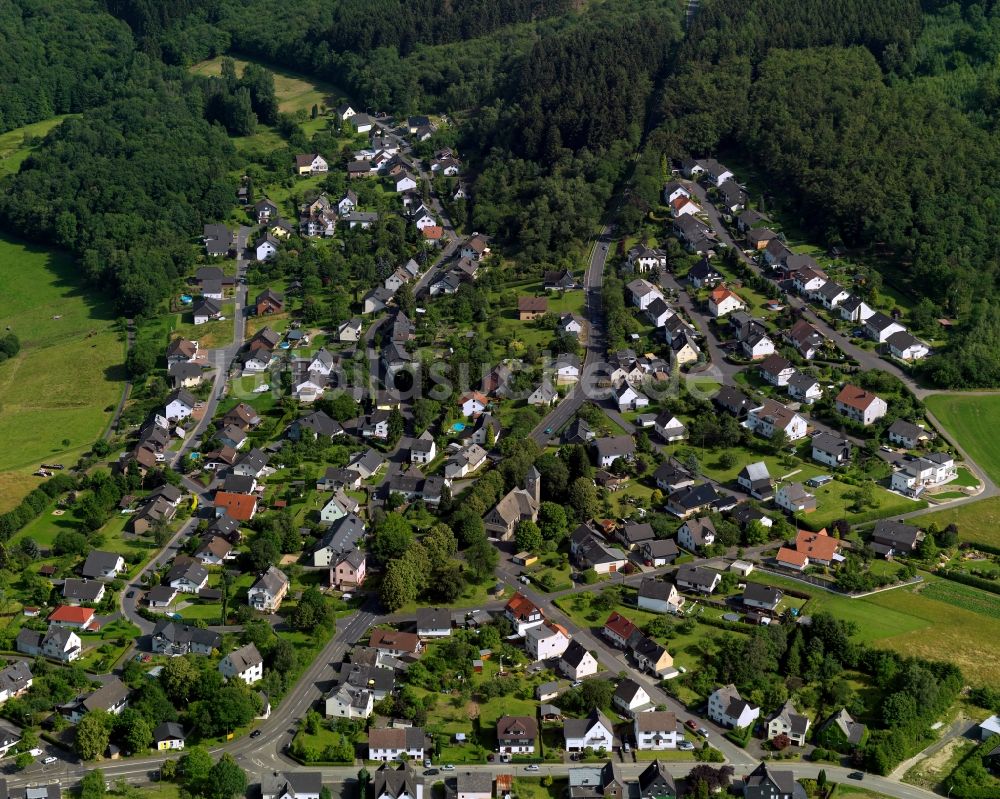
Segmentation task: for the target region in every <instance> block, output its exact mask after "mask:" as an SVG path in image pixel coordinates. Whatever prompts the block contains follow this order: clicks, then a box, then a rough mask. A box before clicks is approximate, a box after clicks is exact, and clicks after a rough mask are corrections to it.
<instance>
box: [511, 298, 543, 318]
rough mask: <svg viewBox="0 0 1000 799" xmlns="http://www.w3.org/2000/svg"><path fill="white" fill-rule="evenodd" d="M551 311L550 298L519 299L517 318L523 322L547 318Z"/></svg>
mask: <svg viewBox="0 0 1000 799" xmlns="http://www.w3.org/2000/svg"><path fill="white" fill-rule="evenodd" d="M548 310H549V300H548V297H518V298H517V318H518V319H520V320H521V321H522V322H525V321H530V320H532V319H538V318H539V317H542V316H545V314H546V313H548Z"/></svg>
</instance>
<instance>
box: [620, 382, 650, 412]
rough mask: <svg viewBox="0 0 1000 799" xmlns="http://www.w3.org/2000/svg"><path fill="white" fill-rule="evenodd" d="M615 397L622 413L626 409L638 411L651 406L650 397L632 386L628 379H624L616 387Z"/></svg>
mask: <svg viewBox="0 0 1000 799" xmlns="http://www.w3.org/2000/svg"><path fill="white" fill-rule="evenodd" d="M613 393H614V397H615V402H617V403H618V410H619V412H621V413H624V412H625V411H637V410H639V409H640V408H648V407H649V397H647V396H646V395H645V394H643V393H642V392H641V391H639V390H638V389H635V388H633V387H632V385H631V384H630V383H629V382H628V381H626V380H622V381H621V382H619V383H618V385H616V386H615V387H614V391H613Z"/></svg>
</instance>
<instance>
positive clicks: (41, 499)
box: [0, 472, 77, 541]
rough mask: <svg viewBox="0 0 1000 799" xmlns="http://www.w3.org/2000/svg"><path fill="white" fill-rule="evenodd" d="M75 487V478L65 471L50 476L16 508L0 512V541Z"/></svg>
mask: <svg viewBox="0 0 1000 799" xmlns="http://www.w3.org/2000/svg"><path fill="white" fill-rule="evenodd" d="M76 487H77V481H76V478H75V477H74V476H73V475H71V474H68V473H66V472H62V473H60V474H57V475H55V476H54V477H50V478H49V479H48V480H46V481H45V482H44V483H42V484H41V485H40V486H38V488H36V489H35V490H34V491H32V492H31V493H30V494H28V496H26V497H25V498H24V499H22V500H21V504H19V505H18V506H17V507H16V508H14V509H13V510H10V511H7V512H6V513H0V541H9V540H10V539H11V538H12V537H13V536H14V535H16V534H17V533H18V532H20V531H21V530H22V529H23V528H24V527H25V526H27V525H28V523H29V522H32V521H34V520H35V519H36V518H37V517H38V516H40V515H41V514H42V512H43V511H44V510H45V509H46V508H47V507H48V506H49V504H50V503H51V502H52V500H53V499H55V498H56V497H57V496H59V495H60V494H63V493H65V492H66V491H72V490H73V489H74V488H76Z"/></svg>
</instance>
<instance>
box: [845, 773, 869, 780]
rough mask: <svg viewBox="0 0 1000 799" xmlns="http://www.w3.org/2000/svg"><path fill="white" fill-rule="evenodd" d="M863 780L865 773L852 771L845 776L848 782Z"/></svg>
mask: <svg viewBox="0 0 1000 799" xmlns="http://www.w3.org/2000/svg"><path fill="white" fill-rule="evenodd" d="M864 778H865V773H864V772H863V771H852V772H851V773H850V774H848V775H847V779H849V780H863V779H864Z"/></svg>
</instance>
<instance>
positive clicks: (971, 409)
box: [925, 394, 1000, 482]
mask: <svg viewBox="0 0 1000 799" xmlns="http://www.w3.org/2000/svg"><path fill="white" fill-rule="evenodd" d="M925 402H926V404H927V407H928V409H929V410H930V411H931V413H933V414H934V415H935V416H936V417H937V419H938V421H939V422H941V424H942V425H944V427H945V429H946V430H947V431H948V432H949V433H950V434H951V435H952V436H953V437H954V439H955V440H956V441H957V442H958V444H959V445H960V446H961V447H962V448H963V449H964V450H965V451H966V452H968V453H969V457H971V458H972V459H973V460H975V462H976V463H978V464H979V466H980V467H981V468H982V469H983V470H985V472H986V474H988V475H989V476H990V477H991V478H992V479H993V480H994V481H998V482H1000V450H998V449H997V447H995V446H993V442H994V439H995V437H996V430H997V427H998V426H1000V394H994V395H989V396H973V395H968V394H932V395H931V396H929V397H927V399H926V400H925Z"/></svg>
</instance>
